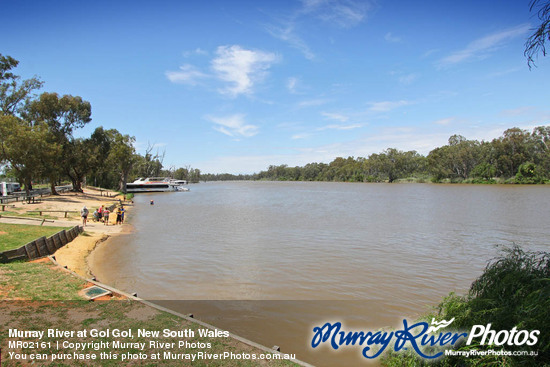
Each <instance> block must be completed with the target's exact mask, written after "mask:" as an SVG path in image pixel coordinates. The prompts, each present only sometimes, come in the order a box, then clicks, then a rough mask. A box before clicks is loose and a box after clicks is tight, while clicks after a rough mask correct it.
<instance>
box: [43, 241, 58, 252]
mask: <svg viewBox="0 0 550 367" xmlns="http://www.w3.org/2000/svg"><path fill="white" fill-rule="evenodd" d="M46 247H47V248H48V252H49V253H50V254H53V253H54V252H55V250H57V249H56V248H55V243H54V242H53V238H51V237H49V238H46Z"/></svg>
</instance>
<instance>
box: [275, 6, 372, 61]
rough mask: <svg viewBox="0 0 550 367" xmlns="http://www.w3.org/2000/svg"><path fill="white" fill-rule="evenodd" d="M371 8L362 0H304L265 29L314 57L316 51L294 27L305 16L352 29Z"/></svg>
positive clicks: (313, 58) (309, 58) (312, 58)
mask: <svg viewBox="0 0 550 367" xmlns="http://www.w3.org/2000/svg"><path fill="white" fill-rule="evenodd" d="M370 8H371V6H370V1H365V0H303V1H302V6H301V8H299V9H297V10H295V11H294V12H292V13H291V14H288V16H287V17H286V19H285V20H279V21H278V22H277V23H278V24H277V25H267V26H266V31H267V32H268V33H269V34H271V36H273V37H275V38H277V39H280V40H281V41H284V42H286V43H288V45H289V46H290V47H292V48H295V49H297V50H299V51H300V52H301V53H302V54H303V55H304V57H305V58H306V59H308V60H315V59H316V55H315V53H314V52H313V51H312V50H311V48H310V47H309V45H308V44H307V43H306V41H305V40H304V38H303V37H302V36H301V35H300V32H299V30H297V28H298V27H299V26H300V23H301V21H302V20H303V19H304V18H310V17H314V18H317V19H320V20H322V21H324V22H326V23H329V24H332V25H336V26H338V27H341V28H352V27H355V26H357V25H358V24H360V23H361V22H362V21H363V20H364V19H365V18H366V16H367V13H368V11H369V10H370Z"/></svg>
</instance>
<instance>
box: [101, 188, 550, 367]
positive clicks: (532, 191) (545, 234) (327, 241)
mask: <svg viewBox="0 0 550 367" xmlns="http://www.w3.org/2000/svg"><path fill="white" fill-rule="evenodd" d="M547 192H548V188H547V187H544V186H521V187H519V186H479V185H431V184H346V183H313V182H306V183H294V182H293V183H286V182H229V183H206V184H199V185H193V186H191V191H190V192H184V193H160V194H144V195H136V197H135V202H136V206H135V207H134V208H133V210H132V212H131V213H130V215H131V222H132V224H133V225H134V226H135V227H136V231H135V233H132V234H130V235H127V236H124V237H119V238H117V239H115V240H114V241H111V242H110V243H109V244H108V245H106V246H104V247H102V248H100V249H99V250H98V251H96V253H94V256H93V259H92V261H93V265H92V266H93V270H94V272H95V273H96V275H98V277H99V278H100V279H101V280H102V281H104V282H106V283H109V284H112V285H114V286H116V287H118V288H121V289H125V290H128V291H130V290H131V291H137V292H138V293H139V295H140V296H141V297H143V298H148V299H157V300H304V301H305V302H301V303H300V302H287V303H280V302H275V301H274V302H271V303H270V302H256V303H253V304H255V306H251V304H250V303H248V304H246V303H233V304H231V303H229V302H221V303H215V302H214V303H212V302H210V304H209V306H206V305H205V304H204V303H203V304H202V305H201V306H200V307H198V306H197V307H198V309H200V310H204V311H205V312H204V314H205V315H204V317H203V319H205V320H207V321H211V322H213V323H215V324H216V325H220V326H222V327H227V328H229V329H231V330H234V331H236V333H237V334H239V333H240V334H243V336H245V337H249V338H251V339H253V340H256V341H259V342H261V343H265V344H266V345H269V344H278V345H282V346H284V347H286V350H285V348H283V351H287V352H296V350H298V351H299V352H298V357H299V358H300V357H301V355H305V356H306V357H307V358H308V360H310V361H312V363H320V364H326V363H327V361H329V362H328V364H327V365H332V363H338V362H342V359H341V356H340V355H336V356H334V355H332V356H330V357H329V358H328V359H326V357H322V358H319V353H316V352H315V353H311V351H308V350H307V345H308V344H309V341H310V339H308V338H309V336H308V335H309V334H308V333H309V332H310V331H311V325H312V324H315V322H321V321H327V320H342V321H344V320H345V319H348V320H350V322H351V320H356V321H359V324H358V326H359V327H362V328H363V329H371V328H372V327H374V326H376V327H381V326H392V325H396V323H398V322H400V320H401V319H402V318H404V317H414V316H415V315H418V314H419V313H422V312H424V311H425V310H426V306H427V305H435V304H437V302H438V301H439V300H440V299H441V297H442V296H445V295H447V294H448V293H449V292H450V291H458V292H465V291H466V290H467V288H468V286H469V284H470V283H471V282H472V280H474V279H475V277H477V276H478V275H479V274H480V273H481V272H482V270H483V268H484V266H485V265H486V262H487V261H488V260H489V259H491V258H493V257H494V256H496V255H497V254H498V249H497V248H496V247H495V245H509V244H511V243H513V242H515V243H517V244H520V245H524V246H526V247H527V248H530V249H539V250H542V249H546V248H547V245H546V239H547V238H549V235H550V230H549V227H548V225H547V222H546V218H548V214H549V213H548V208H550V206H549V204H550V203H549V199H548V195H547ZM151 199H153V200H154V201H155V205H154V206H150V205H148V202H149V200H151ZM311 300H325V301H332V302H313V301H311ZM342 300H347V301H348V302H344V303H341V302H337V301H342ZM245 304H246V306H245ZM275 304H277V305H278V306H274V305H275ZM235 305H239V306H235ZM173 306H174V307H182V308H183V307H188V306H189V305H187V306H183V304H179V305H177V304H174V305H173ZM195 306H196V305H195ZM239 307H240V308H239ZM208 310H209V311H208ZM239 310H240V311H239ZM182 311H183V310H182ZM185 311H188V310H185ZM194 313H195V314H197V312H196V311H194ZM229 314H231V315H232V316H231V317H229V316H228V315H229ZM245 319H246V320H248V321H244V320H245ZM276 320H278V323H277V322H274V321H276ZM316 320H317V321H316ZM222 324H223V325H222ZM286 324H288V325H286ZM270 325H271V326H270ZM281 325H286V326H287V328H286V329H285V328H283V329H285V330H286V331H284V330H283V331H281ZM272 336H275V337H276V338H278V339H277V340H272V339H270V337H272ZM289 349H290V350H289ZM332 354H334V353H332ZM331 358H332V359H331Z"/></svg>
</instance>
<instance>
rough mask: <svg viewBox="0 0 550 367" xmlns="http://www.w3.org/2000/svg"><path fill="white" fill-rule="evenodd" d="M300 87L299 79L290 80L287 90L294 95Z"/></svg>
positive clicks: (287, 82)
mask: <svg viewBox="0 0 550 367" xmlns="http://www.w3.org/2000/svg"><path fill="white" fill-rule="evenodd" d="M297 86H298V78H294V77H292V78H288V79H287V81H286V88H287V89H288V91H289V92H290V93H292V94H296V88H297Z"/></svg>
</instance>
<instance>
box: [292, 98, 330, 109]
mask: <svg viewBox="0 0 550 367" xmlns="http://www.w3.org/2000/svg"><path fill="white" fill-rule="evenodd" d="M328 102H329V100H328V99H309V100H306V101H301V102H299V103H298V107H300V108H304V107H315V106H322V105H324V104H327V103H328Z"/></svg>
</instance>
